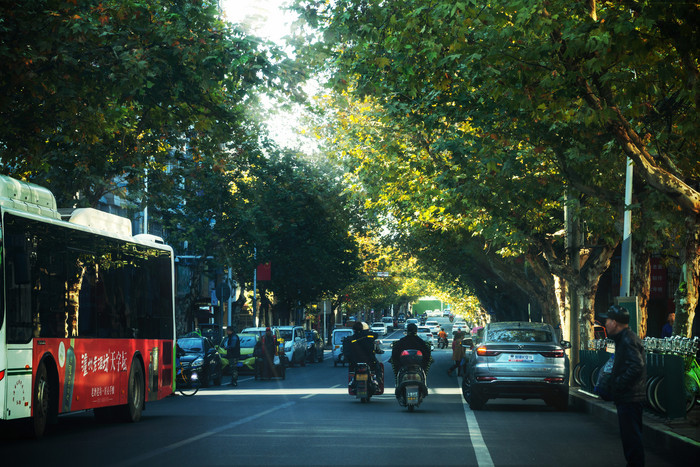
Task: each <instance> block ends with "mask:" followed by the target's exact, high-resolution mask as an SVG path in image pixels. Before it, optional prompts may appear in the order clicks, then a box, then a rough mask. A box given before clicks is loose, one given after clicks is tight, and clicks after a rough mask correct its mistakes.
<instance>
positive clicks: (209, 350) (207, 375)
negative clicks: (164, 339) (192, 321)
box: [177, 334, 223, 387]
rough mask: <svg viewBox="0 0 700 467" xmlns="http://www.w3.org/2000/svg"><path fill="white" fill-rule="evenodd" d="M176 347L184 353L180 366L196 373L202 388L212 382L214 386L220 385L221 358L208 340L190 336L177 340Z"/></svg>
mask: <svg viewBox="0 0 700 467" xmlns="http://www.w3.org/2000/svg"><path fill="white" fill-rule="evenodd" d="M177 345H178V347H180V349H181V350H182V352H183V353H184V355H181V356H180V364H181V365H182V367H183V368H184V369H191V370H193V371H197V373H198V374H199V380H200V381H201V382H202V386H204V387H207V386H209V384H210V382H212V381H213V383H214V385H215V386H218V385H220V384H221V376H222V374H223V366H222V364H221V356H220V355H219V352H217V351H216V347H215V346H214V344H213V343H212V342H211V341H210V340H209V339H208V338H206V337H201V336H196V337H195V336H193V335H192V334H190V335H189V336H187V337H180V338H178V339H177Z"/></svg>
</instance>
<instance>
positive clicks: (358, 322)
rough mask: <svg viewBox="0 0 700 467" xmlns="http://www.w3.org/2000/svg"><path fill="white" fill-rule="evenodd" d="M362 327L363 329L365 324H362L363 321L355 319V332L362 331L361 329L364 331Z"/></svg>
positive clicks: (353, 328) (353, 326) (353, 327)
mask: <svg viewBox="0 0 700 467" xmlns="http://www.w3.org/2000/svg"><path fill="white" fill-rule="evenodd" d="M362 329H363V326H362V323H361V322H360V321H355V323H354V324H353V325H352V330H353V331H355V332H360V331H362Z"/></svg>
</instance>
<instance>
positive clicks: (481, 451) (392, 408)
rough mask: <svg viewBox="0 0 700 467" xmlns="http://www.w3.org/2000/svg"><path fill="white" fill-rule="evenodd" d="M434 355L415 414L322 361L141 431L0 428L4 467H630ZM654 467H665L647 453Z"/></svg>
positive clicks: (584, 425)
mask: <svg viewBox="0 0 700 467" xmlns="http://www.w3.org/2000/svg"><path fill="white" fill-rule="evenodd" d="M396 337H399V333H394V334H393V335H391V336H387V337H386V338H385V339H384V340H385V347H387V349H388V343H389V342H390V341H391V340H393V338H396ZM389 355H390V352H386V353H385V354H383V355H381V357H382V358H381V359H382V360H386V359H388V357H389ZM434 356H435V360H436V361H435V364H434V365H433V367H432V368H431V371H430V375H429V378H428V383H429V385H430V388H431V389H430V395H429V397H428V398H426V399H425V400H424V402H423V404H422V405H421V406H420V407H419V408H418V409H417V410H416V411H415V412H413V413H409V412H408V411H407V410H406V409H405V408H402V407H400V406H399V405H398V403H397V402H396V400H395V398H394V395H393V378H392V376H391V374H392V373H391V369H390V366H389V365H388V364H387V366H386V369H387V388H386V393H385V394H384V395H382V396H375V397H374V398H372V400H371V402H369V403H366V404H364V403H361V402H360V401H359V400H356V399H354V398H353V397H351V396H349V395H348V394H347V387H346V385H347V370H346V368H343V367H334V366H333V362H332V361H331V358H330V352H326V358H325V360H324V361H323V362H322V363H314V364H307V365H306V367H294V368H290V369H288V371H287V379H286V380H284V381H255V380H254V379H253V378H252V376H246V375H242V376H241V378H240V380H239V385H238V387H235V388H233V387H231V386H229V385H224V386H220V387H214V388H209V389H203V390H200V392H199V393H197V395H195V396H194V397H183V396H173V397H169V398H167V399H165V400H162V401H158V402H154V403H149V404H148V406H147V410H146V411H145V412H144V416H143V419H142V420H141V422H139V423H136V424H124V423H98V422H97V421H96V420H95V419H94V417H93V415H92V413H91V412H82V413H76V414H71V415H68V416H64V417H60V419H59V424H58V426H57V427H55V428H54V430H53V432H52V433H50V434H49V435H47V437H45V438H44V439H42V440H40V441H36V440H33V439H29V438H26V437H25V436H24V435H23V434H22V433H21V432H20V431H19V429H18V428H19V427H20V425H19V424H16V423H13V424H2V425H0V439H2V441H0V446H1V447H2V452H3V462H2V465H7V466H15V465H17V466H19V465H22V466H31V465H37V466H38V465H41V466H47V465H49V466H50V465H66V466H68V465H70V466H72V467H77V466H112V465H115V466H127V465H144V466H146V465H147V466H153V465H175V466H181V465H188V466H191V465H196V466H207V465H276V466H293V465H422V466H429V465H474V466H477V465H478V466H487V465H537V466H542V465H564V466H579V465H580V466H586V467H590V466H591V465H598V466H607V465H624V458H623V456H622V449H621V445H620V439H619V434H618V433H617V430H616V429H613V428H611V427H609V426H608V425H605V424H604V423H602V422H600V421H598V420H597V419H595V418H593V417H591V416H590V415H587V414H584V413H577V412H572V411H570V412H565V413H562V412H556V411H555V410H553V409H552V408H550V407H547V406H546V405H545V404H544V403H543V402H541V401H519V400H515V401H510V400H496V401H490V402H489V403H488V405H487V406H486V409H485V410H483V411H478V412H472V411H471V410H469V408H468V407H467V406H466V405H465V404H464V403H463V399H462V397H461V393H460V389H459V379H458V378H457V377H454V376H453V377H448V376H447V374H446V369H447V368H448V366H449V365H450V363H451V351H448V350H437V351H435V352H434ZM227 382H228V381H227V379H225V380H224V383H227ZM647 465H669V464H666V463H665V462H664V461H663V458H662V457H661V456H659V455H658V454H656V453H654V452H652V451H651V449H650V450H648V452H647Z"/></svg>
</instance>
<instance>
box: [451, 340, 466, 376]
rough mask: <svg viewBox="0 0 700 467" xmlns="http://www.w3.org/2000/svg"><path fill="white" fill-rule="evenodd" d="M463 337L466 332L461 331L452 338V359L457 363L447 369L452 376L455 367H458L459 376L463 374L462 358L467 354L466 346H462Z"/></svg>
mask: <svg viewBox="0 0 700 467" xmlns="http://www.w3.org/2000/svg"><path fill="white" fill-rule="evenodd" d="M463 339H464V334H462V332H459V333H457V334H456V335H455V338H454V339H453V340H452V360H454V362H455V363H454V365H452V366H451V367H450V368H449V369H448V370H447V375H448V376H452V372H453V371H454V370H455V368H456V369H457V376H462V360H463V359H464V356H465V355H466V352H465V350H464V347H463V346H462V340H463Z"/></svg>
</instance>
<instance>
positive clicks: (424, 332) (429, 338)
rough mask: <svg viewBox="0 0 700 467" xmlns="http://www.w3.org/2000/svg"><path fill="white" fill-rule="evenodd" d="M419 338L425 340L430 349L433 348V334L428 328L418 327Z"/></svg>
mask: <svg viewBox="0 0 700 467" xmlns="http://www.w3.org/2000/svg"><path fill="white" fill-rule="evenodd" d="M418 337H420V338H421V339H423V340H424V341H425V342H426V343H427V344H428V345H429V346H430V347H432V346H433V333H432V332H431V331H430V328H429V327H428V326H418Z"/></svg>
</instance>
